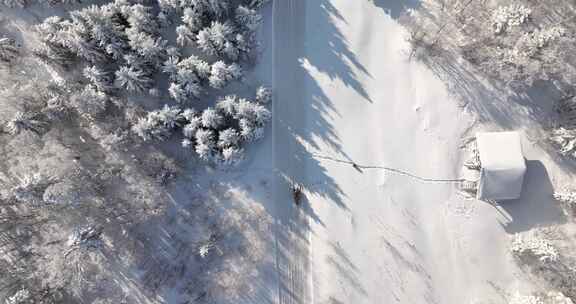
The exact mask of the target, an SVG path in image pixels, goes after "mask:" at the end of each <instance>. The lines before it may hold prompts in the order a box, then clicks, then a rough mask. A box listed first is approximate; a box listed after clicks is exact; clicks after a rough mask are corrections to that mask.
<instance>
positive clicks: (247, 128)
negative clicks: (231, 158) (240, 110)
mask: <svg viewBox="0 0 576 304" xmlns="http://www.w3.org/2000/svg"><path fill="white" fill-rule="evenodd" d="M238 125H239V127H240V136H241V137H242V139H244V140H246V141H249V142H250V141H255V140H258V139H260V138H262V136H263V135H264V129H263V128H262V127H259V126H257V125H256V124H255V123H253V122H252V121H250V120H248V119H246V118H241V119H240V120H239V121H238Z"/></svg>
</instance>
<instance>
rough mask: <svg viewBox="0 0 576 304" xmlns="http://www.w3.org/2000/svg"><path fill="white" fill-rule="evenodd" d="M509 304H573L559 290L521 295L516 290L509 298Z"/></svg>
mask: <svg viewBox="0 0 576 304" xmlns="http://www.w3.org/2000/svg"><path fill="white" fill-rule="evenodd" d="M508 303H509V304H573V302H572V300H570V298H568V297H566V296H565V295H564V294H562V293H561V292H554V291H549V292H547V293H538V294H533V295H521V294H520V293H518V292H516V293H514V295H512V297H511V298H510V300H509V301H508Z"/></svg>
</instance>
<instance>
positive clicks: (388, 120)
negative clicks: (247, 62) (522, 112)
mask: <svg viewBox="0 0 576 304" xmlns="http://www.w3.org/2000/svg"><path fill="white" fill-rule="evenodd" d="M403 3H407V2H405V1H379V0H375V1H350V0H316V1H304V0H282V1H275V2H274V34H275V38H274V50H275V51H274V60H273V61H274V64H273V66H274V72H273V77H274V79H273V83H274V90H275V100H274V103H273V108H274V115H275V117H274V123H273V139H272V140H273V150H274V151H273V157H274V160H273V161H274V165H275V168H276V170H277V177H276V182H275V191H274V193H275V194H274V195H275V204H276V206H277V210H276V212H277V250H278V257H277V267H278V270H279V274H280V276H279V278H280V288H279V303H303V304H304V303H306V304H308V303H355V304H361V303H370V304H372V303H428V304H430V303H439V304H440V303H441V304H451V303H454V304H463V303H479V302H481V303H507V295H506V292H507V291H508V290H521V291H523V292H524V291H525V290H526V289H530V288H531V287H530V286H529V285H527V284H526V283H524V282H522V281H521V279H519V278H518V277H519V276H518V275H517V273H518V271H519V270H518V269H517V267H516V266H515V263H514V262H513V260H512V258H511V255H510V250H509V239H508V232H509V231H506V229H513V230H516V231H522V230H525V229H528V227H529V225H530V224H531V223H532V222H531V218H529V216H528V215H527V214H526V213H522V212H519V213H515V214H514V215H513V216H510V214H509V213H511V212H513V211H514V212H515V211H517V210H520V209H519V208H520V207H519V205H520V204H516V203H515V202H511V203H510V205H507V206H508V207H505V208H500V207H498V208H495V207H494V206H492V205H490V204H487V203H482V202H479V201H475V200H467V199H465V198H464V197H462V196H460V195H459V194H458V191H457V187H456V182H455V181H454V180H457V179H459V172H460V168H461V164H462V161H461V159H460V158H461V154H462V151H461V148H460V147H461V145H462V137H463V136H464V133H465V132H466V130H468V129H469V128H471V126H472V118H471V115H470V114H467V113H466V111H464V110H463V109H462V108H460V107H459V106H458V102H457V101H456V100H453V98H452V97H451V96H450V94H449V93H448V91H447V88H446V86H445V85H444V84H443V83H442V82H441V81H440V80H439V79H438V78H437V77H436V76H435V75H434V74H433V73H432V72H431V71H430V70H428V69H427V68H426V67H425V66H423V65H422V64H421V63H418V62H414V61H412V62H410V61H408V60H407V58H408V56H407V53H408V45H407V43H406V40H405V37H406V34H407V33H406V32H405V29H404V28H403V27H402V26H401V25H399V23H398V21H397V20H395V17H397V16H398V15H399V13H400V12H399V11H401V10H402V9H404V8H405V7H404V5H403ZM353 164H356V165H355V166H354V165H353ZM531 166H532V167H534V166H536V168H535V169H534V168H532V169H533V171H532V172H533V173H534V174H541V173H542V170H541V166H538V165H531V164H530V163H529V164H528V167H529V170H531V168H530V167H531ZM394 169H396V170H402V172H399V171H395V170H394ZM286 180H292V181H294V182H298V183H300V184H302V185H303V186H304V188H305V196H306V199H305V201H304V202H303V204H302V205H301V207H295V205H294V204H293V203H292V201H291V200H292V197H291V195H290V193H289V190H288V186H287V183H286ZM440 180H442V181H440ZM527 180H528V181H527V182H528V183H529V184H530V185H539V182H540V181H541V178H540V177H536V178H532V177H529V178H527ZM547 187H550V186H549V182H548V184H547ZM538 189H539V190H542V189H541V187H540V186H537V187H535V188H534V191H538ZM538 193H545V192H543V191H540V192H538ZM526 195H527V196H528V195H534V193H533V192H532V193H527V194H526ZM540 198H541V197H540ZM522 199H524V200H526V197H525V196H524V195H523V197H522V198H521V200H522ZM522 203H524V204H525V205H524V206H523V207H526V206H528V207H526V208H531V210H538V209H535V208H537V207H535V206H536V205H535V204H537V203H535V202H533V203H528V202H522ZM538 204H539V203H538ZM507 208H508V209H507ZM523 212H527V211H523ZM537 216H542V215H541V214H540V215H537ZM523 218H528V219H526V221H523V220H522V219H523ZM512 220H514V221H515V225H514V226H507V224H508V223H509V222H510V221H512ZM518 221H519V222H518Z"/></svg>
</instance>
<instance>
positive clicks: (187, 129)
mask: <svg viewBox="0 0 576 304" xmlns="http://www.w3.org/2000/svg"><path fill="white" fill-rule="evenodd" d="M200 128H202V118H200V117H194V118H192V119H191V120H190V121H189V122H188V123H187V124H186V125H184V127H182V135H184V137H186V138H188V139H194V138H195V136H196V131H198V130H200Z"/></svg>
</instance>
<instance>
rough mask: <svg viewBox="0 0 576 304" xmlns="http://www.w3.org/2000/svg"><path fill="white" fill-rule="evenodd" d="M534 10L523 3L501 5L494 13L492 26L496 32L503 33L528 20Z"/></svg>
mask: <svg viewBox="0 0 576 304" xmlns="http://www.w3.org/2000/svg"><path fill="white" fill-rule="evenodd" d="M531 13H532V10H531V9H529V8H528V7H525V6H524V5H521V4H511V5H507V6H499V7H498V8H497V9H496V10H495V11H494V13H493V14H492V26H493V27H494V33H495V34H502V33H504V32H506V30H507V29H508V28H510V27H513V26H519V25H521V24H523V23H524V22H526V20H528V18H529V17H530V14H531Z"/></svg>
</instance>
